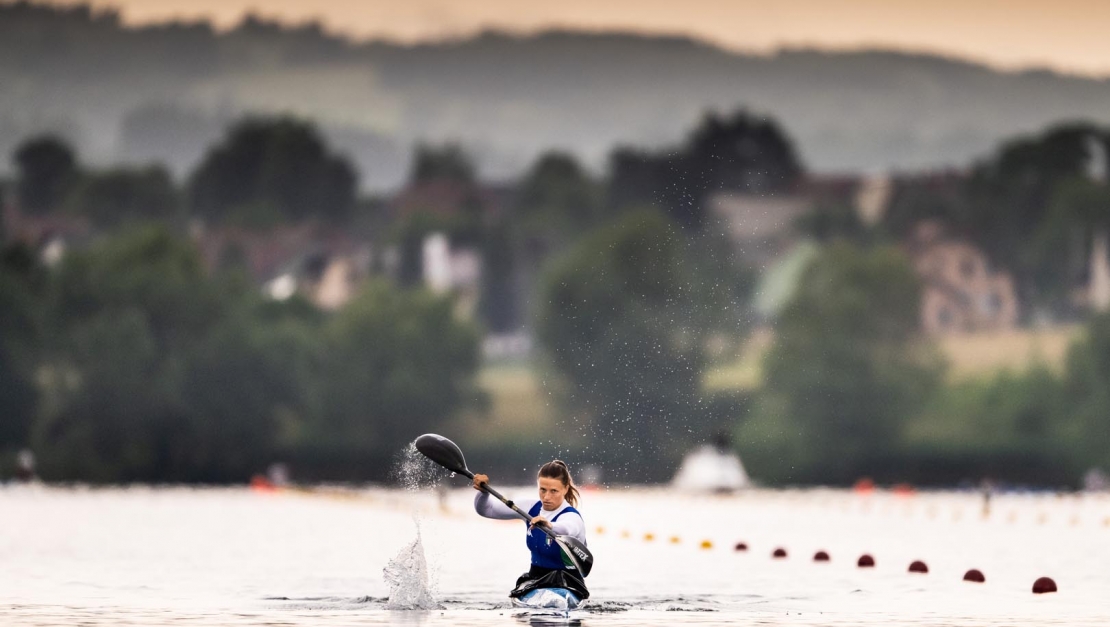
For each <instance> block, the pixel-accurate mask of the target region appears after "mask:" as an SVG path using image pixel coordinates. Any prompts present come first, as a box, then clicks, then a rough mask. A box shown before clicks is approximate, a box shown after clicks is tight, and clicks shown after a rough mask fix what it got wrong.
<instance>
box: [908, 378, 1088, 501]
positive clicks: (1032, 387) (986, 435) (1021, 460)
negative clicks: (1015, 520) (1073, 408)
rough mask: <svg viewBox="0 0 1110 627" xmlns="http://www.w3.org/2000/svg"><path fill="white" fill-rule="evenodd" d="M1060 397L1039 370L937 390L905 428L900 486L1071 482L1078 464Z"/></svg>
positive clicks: (1056, 382)
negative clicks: (985, 480)
mask: <svg viewBox="0 0 1110 627" xmlns="http://www.w3.org/2000/svg"><path fill="white" fill-rule="evenodd" d="M1064 392H1065V390H1064V385H1063V381H1062V380H1061V378H1060V377H1059V376H1057V375H1056V374H1054V373H1053V372H1051V371H1050V370H1049V369H1048V368H1047V367H1046V366H1044V365H1043V364H1035V365H1034V366H1033V367H1031V368H1030V369H1029V370H1027V371H1025V372H1010V371H1003V372H1000V373H998V374H996V375H993V376H991V377H986V378H983V379H974V380H969V381H960V382H957V383H953V384H950V385H948V386H945V387H943V388H941V389H938V390H937V393H936V394H935V395H934V396H933V398H932V399H930V400H929V402H928V403H926V404H925V405H924V406H923V407H922V409H921V411H920V412H919V413H918V415H916V416H914V417H913V418H912V419H911V420H910V421H909V422H908V424H907V428H906V433H905V435H906V438H905V445H904V447H903V448H902V449H901V455H902V457H903V460H904V467H903V468H902V469H901V472H902V473H903V474H902V475H901V477H899V479H902V480H905V479H916V480H918V481H920V480H926V481H928V482H930V483H941V484H943V483H947V484H953V483H957V482H960V481H977V480H978V479H980V478H983V477H991V478H994V479H998V480H1004V481H1010V482H1024V483H1030V484H1035V485H1045V484H1052V483H1065V482H1066V483H1071V482H1074V481H1075V480H1076V478H1078V477H1079V475H1080V473H1081V464H1082V462H1080V460H1079V459H1078V458H1076V457H1075V456H1074V450H1072V447H1071V444H1072V440H1073V436H1074V428H1073V427H1074V421H1073V420H1071V419H1070V417H1069V415H1068V413H1069V412H1068V409H1067V405H1068V399H1067V398H1066V396H1065V393H1064ZM907 475H910V476H907Z"/></svg>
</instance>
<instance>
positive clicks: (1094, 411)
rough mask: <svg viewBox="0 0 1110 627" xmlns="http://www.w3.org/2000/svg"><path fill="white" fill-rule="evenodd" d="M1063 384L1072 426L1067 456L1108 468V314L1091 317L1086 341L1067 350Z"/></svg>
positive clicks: (1109, 376)
mask: <svg viewBox="0 0 1110 627" xmlns="http://www.w3.org/2000/svg"><path fill="white" fill-rule="evenodd" d="M1064 384H1065V389H1064V397H1065V398H1066V399H1067V400H1068V402H1067V404H1066V407H1068V410H1069V414H1070V416H1071V418H1072V421H1074V426H1075V431H1074V433H1073V434H1072V437H1071V438H1069V443H1070V444H1071V446H1070V447H1069V448H1070V450H1071V454H1072V455H1073V456H1074V457H1075V458H1076V459H1079V460H1082V461H1083V462H1085V463H1086V464H1088V465H1098V466H1101V467H1102V468H1110V449H1107V447H1106V443H1107V442H1110V314H1105V313H1104V314H1100V315H1098V316H1095V317H1094V318H1092V319H1091V321H1090V323H1089V324H1088V327H1087V338H1086V341H1085V342H1078V343H1076V344H1075V345H1073V346H1072V347H1071V349H1070V351H1069V352H1068V359H1067V372H1066V374H1065V380H1064Z"/></svg>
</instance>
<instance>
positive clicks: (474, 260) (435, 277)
mask: <svg viewBox="0 0 1110 627" xmlns="http://www.w3.org/2000/svg"><path fill="white" fill-rule="evenodd" d="M422 261H423V266H424V283H425V284H426V285H427V286H428V288H429V289H431V290H432V291H434V292H440V293H443V292H448V291H451V290H464V291H465V290H467V289H470V288H474V287H476V286H477V284H478V281H479V280H480V279H481V275H482V258H481V257H480V256H479V255H478V252H477V251H475V250H472V249H469V248H460V249H456V250H452V249H451V242H450V241H449V240H448V239H447V236H446V235H444V234H443V233H432V234H431V235H429V236H428V237H426V238H424V249H423V258H422Z"/></svg>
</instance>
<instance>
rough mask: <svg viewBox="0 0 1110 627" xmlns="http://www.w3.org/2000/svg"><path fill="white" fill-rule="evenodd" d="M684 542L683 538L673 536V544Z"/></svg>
mask: <svg viewBox="0 0 1110 627" xmlns="http://www.w3.org/2000/svg"><path fill="white" fill-rule="evenodd" d="M680 542H682V538H680V537H678V536H671V544H678V543H680Z"/></svg>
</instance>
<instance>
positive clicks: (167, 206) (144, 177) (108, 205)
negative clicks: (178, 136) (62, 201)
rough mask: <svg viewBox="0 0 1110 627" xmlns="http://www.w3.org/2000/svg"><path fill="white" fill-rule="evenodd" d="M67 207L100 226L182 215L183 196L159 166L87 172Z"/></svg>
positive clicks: (163, 219) (75, 188)
mask: <svg viewBox="0 0 1110 627" xmlns="http://www.w3.org/2000/svg"><path fill="white" fill-rule="evenodd" d="M66 209H67V210H68V211H69V212H70V213H73V214H75V215H80V216H84V217H87V218H89V220H91V221H92V222H93V224H96V225H98V226H101V227H118V226H121V225H124V224H129V223H134V222H147V221H163V222H170V221H173V220H176V219H179V218H180V217H181V199H180V197H179V195H178V191H177V189H176V188H175V187H174V184H173V181H172V180H171V179H170V175H169V172H167V171H166V169H165V168H163V167H160V166H151V167H148V168H142V169H124V168H119V169H115V170H108V171H106V172H96V173H90V174H86V175H84V176H83V177H81V179H80V181H79V182H78V183H77V185H76V186H75V187H74V190H73V191H72V192H71V193H70V195H69V197H68V200H67V202H66Z"/></svg>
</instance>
